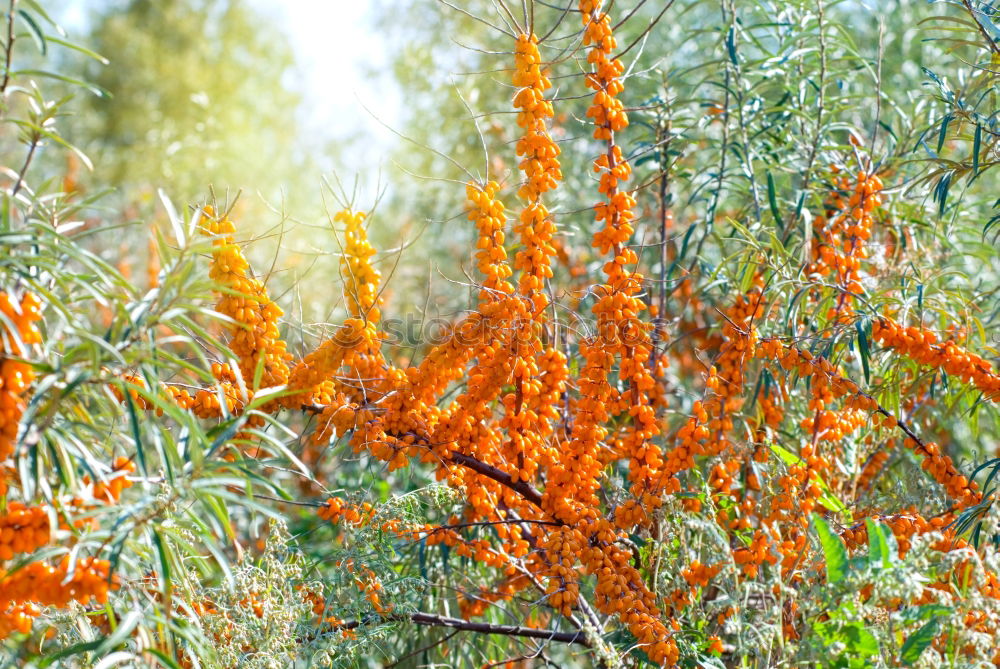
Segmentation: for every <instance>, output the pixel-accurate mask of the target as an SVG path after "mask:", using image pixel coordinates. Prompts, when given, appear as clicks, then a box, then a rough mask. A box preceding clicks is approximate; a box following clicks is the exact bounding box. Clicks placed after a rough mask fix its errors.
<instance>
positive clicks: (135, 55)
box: [75, 0, 310, 202]
mask: <svg viewBox="0 0 1000 669" xmlns="http://www.w3.org/2000/svg"><path fill="white" fill-rule="evenodd" d="M95 9H98V8H95ZM87 43H88V44H90V45H92V47H93V49H94V50H95V51H97V52H98V53H100V54H101V55H103V56H104V57H105V58H107V59H108V60H109V61H111V63H114V64H115V65H114V66H112V67H101V66H99V65H91V67H90V71H89V72H88V73H87V76H88V80H90V81H93V82H94V83H95V84H96V85H98V86H100V87H101V88H103V89H104V90H105V91H107V92H108V96H106V97H101V98H97V97H94V98H91V99H90V104H91V108H90V109H85V110H83V111H82V113H81V114H80V121H78V124H77V126H76V128H75V130H76V132H77V135H78V136H77V141H78V143H80V144H82V145H83V146H84V147H85V148H86V150H88V151H89V152H90V153H91V154H92V155H93V157H94V159H95V162H100V163H101V164H102V165H104V166H105V169H106V170H107V171H106V172H105V173H104V174H103V175H102V180H105V181H110V182H111V183H114V184H116V185H118V186H119V188H120V190H121V192H122V195H123V196H124V197H125V198H126V199H127V200H135V199H137V198H148V197H149V193H150V191H151V190H152V189H153V188H154V184H155V185H162V184H169V189H170V193H171V197H173V198H174V199H175V200H177V201H179V202H189V201H194V200H196V199H197V198H199V197H204V194H205V189H206V185H207V184H212V185H214V186H215V188H217V189H221V190H223V191H224V190H225V189H227V188H228V189H233V190H236V189H240V188H251V189H255V190H257V189H259V190H260V191H261V193H262V195H263V196H264V197H265V198H268V199H272V200H273V199H276V198H277V196H278V195H279V191H280V189H282V188H296V189H301V188H305V187H306V186H307V184H308V181H307V180H301V179H293V178H291V177H292V175H294V174H297V173H302V172H301V171H300V170H303V169H309V162H310V159H309V153H308V152H306V151H303V150H302V149H303V142H302V138H301V137H300V136H299V135H298V132H297V130H296V123H295V118H296V116H295V112H296V109H297V107H298V105H299V103H300V97H299V96H298V94H297V93H295V92H293V91H292V90H290V88H289V87H288V85H287V83H286V80H287V75H288V72H289V70H290V69H291V68H292V67H293V64H294V60H293V53H292V50H291V48H290V46H289V39H288V37H287V36H286V35H283V34H282V33H281V32H280V31H279V30H278V29H276V28H275V27H274V25H273V24H271V23H269V22H268V21H266V20H265V17H264V16H263V15H262V14H260V13H259V12H257V11H256V10H254V9H253V8H251V7H249V6H248V5H247V3H246V2H243V1H242V0H172V1H171V2H157V1H156V0H128V1H126V2H113V3H107V4H104V5H102V6H101V7H100V8H99V9H98V13H97V14H96V16H95V17H94V18H93V20H92V23H91V29H90V36H89V38H88V39H87Z"/></svg>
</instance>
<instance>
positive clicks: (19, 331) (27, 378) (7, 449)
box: [0, 292, 42, 461]
mask: <svg viewBox="0 0 1000 669" xmlns="http://www.w3.org/2000/svg"><path fill="white" fill-rule="evenodd" d="M41 306H42V303H41V302H40V301H39V300H38V298H37V297H36V296H35V294H34V293H31V292H25V293H24V295H22V297H21V299H20V300H16V299H15V298H14V297H13V296H12V295H11V294H10V293H5V292H0V461H2V460H6V459H7V458H8V457H10V456H11V454H12V453H13V452H14V444H15V443H16V440H17V431H18V426H19V424H20V422H21V414H23V413H24V407H25V399H24V396H25V394H26V393H27V391H28V388H29V386H31V382H32V381H33V380H34V378H35V372H34V370H33V369H32V367H31V365H30V364H28V363H27V362H23V361H22V360H18V359H17V358H22V357H24V356H25V355H26V354H27V350H26V347H28V346H31V345H33V344H38V343H40V342H41V341H42V335H41V332H39V330H38V326H37V325H36V324H37V323H38V321H40V320H41V318H42V313H41Z"/></svg>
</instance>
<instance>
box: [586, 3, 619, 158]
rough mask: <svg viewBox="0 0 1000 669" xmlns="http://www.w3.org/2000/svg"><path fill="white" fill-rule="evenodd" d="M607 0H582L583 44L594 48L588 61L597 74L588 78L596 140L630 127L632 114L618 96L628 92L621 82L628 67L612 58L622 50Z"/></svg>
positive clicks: (588, 55) (589, 110)
mask: <svg viewBox="0 0 1000 669" xmlns="http://www.w3.org/2000/svg"><path fill="white" fill-rule="evenodd" d="M603 5H604V0H580V3H579V7H578V8H579V10H580V20H581V21H582V22H583V45H584V46H585V47H586V46H590V47H592V48H591V49H590V50H589V51H588V52H587V62H588V63H590V65H591V66H592V68H593V72H592V73H590V74H588V75H587V77H586V83H587V88H590V89H591V90H593V91H594V100H593V103H592V104H591V106H590V109H588V110H587V117H588V118H592V119H594V126H595V127H594V139H611V138H612V137H613V135H614V133H615V132H618V131H619V130H622V129H624V128H626V127H627V126H628V114H626V113H625V109H624V106H623V105H622V102H621V100H619V99H618V95H619V94H620V93H621V92H622V91H624V90H625V84H624V83H623V82H622V80H621V76H622V74H623V73H624V72H625V66H624V65H623V64H622V62H621V60H620V59H618V58H614V57H612V55H611V54H612V53H613V52H614V50H615V49H617V48H618V40H616V39H615V36H614V32H613V30H612V26H611V17H610V16H609V15H608V13H607V12H605V11H603Z"/></svg>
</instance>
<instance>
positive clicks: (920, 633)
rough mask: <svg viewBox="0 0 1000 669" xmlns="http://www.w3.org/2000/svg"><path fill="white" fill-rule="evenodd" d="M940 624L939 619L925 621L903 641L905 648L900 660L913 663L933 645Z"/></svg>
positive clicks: (900, 654)
mask: <svg viewBox="0 0 1000 669" xmlns="http://www.w3.org/2000/svg"><path fill="white" fill-rule="evenodd" d="M938 628H939V624H938V621H937V619H934V620H931V621H929V622H926V623H924V625H923V626H922V627H921V628H920V629H918V630H917V631H916V632H914V633H913V634H911V635H910V636H908V637H907V638H906V641H904V642H903V648H902V650H901V651H900V653H899V661H900V662H902V663H903V664H906V665H912V664H913V663H915V662H916V661H917V660H919V659H920V656H921V655H922V654H923V652H924V650H925V649H926V648H927V647H928V646H930V645H931V643H932V642H933V641H934V637H936V636H937V635H938Z"/></svg>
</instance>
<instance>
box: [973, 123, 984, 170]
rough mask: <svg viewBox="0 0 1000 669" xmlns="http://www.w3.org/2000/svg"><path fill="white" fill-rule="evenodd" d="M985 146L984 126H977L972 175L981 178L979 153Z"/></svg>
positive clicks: (974, 137) (974, 138)
mask: <svg viewBox="0 0 1000 669" xmlns="http://www.w3.org/2000/svg"><path fill="white" fill-rule="evenodd" d="M982 145H983V126H981V125H979V124H978V123H977V124H976V134H975V135H973V137H972V174H973V176H974V177H977V176H979V152H980V151H981V150H982Z"/></svg>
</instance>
